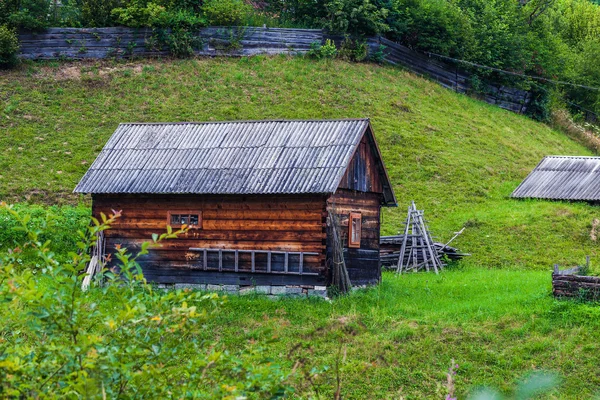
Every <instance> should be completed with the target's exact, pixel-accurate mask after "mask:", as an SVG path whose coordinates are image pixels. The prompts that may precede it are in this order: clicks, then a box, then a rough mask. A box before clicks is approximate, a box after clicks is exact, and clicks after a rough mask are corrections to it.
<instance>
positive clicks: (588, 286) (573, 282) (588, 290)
mask: <svg viewBox="0 0 600 400" xmlns="http://www.w3.org/2000/svg"><path fill="white" fill-rule="evenodd" d="M552 294H554V296H555V297H568V298H580V299H585V300H592V301H597V300H600V277H598V276H583V275H575V274H571V273H565V271H556V270H555V271H554V273H553V274H552Z"/></svg>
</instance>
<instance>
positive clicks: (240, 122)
mask: <svg viewBox="0 0 600 400" xmlns="http://www.w3.org/2000/svg"><path fill="white" fill-rule="evenodd" d="M341 121H347V122H351V121H370V118H333V119H249V120H229V121H178V122H120V123H119V125H185V124H189V125H204V124H207V125H208V124H247V123H265V122H341Z"/></svg>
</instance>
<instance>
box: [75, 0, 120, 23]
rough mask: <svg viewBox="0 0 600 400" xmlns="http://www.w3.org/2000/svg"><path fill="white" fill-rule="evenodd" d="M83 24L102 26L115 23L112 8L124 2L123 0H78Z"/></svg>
mask: <svg viewBox="0 0 600 400" xmlns="http://www.w3.org/2000/svg"><path fill="white" fill-rule="evenodd" d="M80 1H81V5H80V7H81V22H82V24H83V26H89V27H103V26H113V25H115V24H116V23H117V21H116V19H115V16H114V15H113V14H112V10H113V9H115V8H118V7H122V6H123V5H125V4H126V1H125V0H80Z"/></svg>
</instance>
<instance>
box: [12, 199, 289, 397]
mask: <svg viewBox="0 0 600 400" xmlns="http://www.w3.org/2000/svg"><path fill="white" fill-rule="evenodd" d="M1 209H2V210H4V212H7V213H8V214H10V216H11V218H12V219H13V220H14V222H15V223H16V225H18V226H19V227H20V228H21V230H22V232H23V234H24V240H23V241H22V242H21V243H19V248H18V249H23V248H29V249H31V250H32V252H34V253H35V255H36V257H37V259H36V265H29V266H27V267H26V268H23V267H22V266H19V265H17V263H16V261H15V260H16V258H17V257H19V253H20V250H18V249H15V250H13V251H11V252H4V253H2V254H0V320H1V321H2V324H1V326H0V338H1V339H2V340H0V396H1V397H2V398H86V399H103V398H188V397H189V398H198V399H212V398H232V399H233V398H278V397H283V396H285V394H286V393H287V392H288V385H289V384H288V383H287V376H288V374H287V373H285V372H284V371H283V370H282V369H281V368H280V367H279V365H278V364H277V363H276V362H275V361H274V360H272V359H269V358H266V357H264V356H262V352H261V351H260V350H261V349H260V348H258V347H257V346H254V345H250V344H247V345H245V346H244V345H242V346H241V350H236V351H235V352H233V351H232V352H228V351H227V350H226V349H224V348H223V347H222V345H220V344H218V343H217V342H216V340H215V339H214V337H212V336H211V335H206V330H205V324H206V323H207V322H208V321H209V320H210V319H212V318H214V316H215V315H216V313H218V312H219V309H220V305H221V304H222V303H223V302H224V301H225V299H223V298H220V297H218V296H217V295H216V294H204V293H200V292H193V291H181V290H177V291H175V290H173V291H170V292H168V293H164V292H162V291H158V290H154V288H153V287H152V286H150V285H148V284H147V283H146V281H145V280H144V277H143V275H142V273H141V270H140V267H139V264H138V262H137V260H138V258H139V257H140V256H142V255H144V254H147V252H148V249H149V248H151V247H153V246H159V245H160V243H161V242H163V241H165V240H169V239H172V238H175V237H176V236H177V235H178V234H181V233H183V232H185V230H181V231H177V232H172V231H170V230H168V231H167V232H166V233H164V234H162V235H160V236H159V235H156V236H155V237H154V238H153V239H152V241H151V242H147V243H144V244H142V246H141V251H140V253H138V254H137V255H133V254H131V253H129V252H128V251H127V249H125V248H119V249H118V250H117V252H116V260H114V261H115V265H116V267H117V268H118V270H119V274H116V273H114V272H112V271H111V270H108V269H104V270H102V271H101V272H100V273H99V274H98V276H97V278H96V279H94V280H93V281H92V283H91V286H89V287H88V288H87V290H85V291H84V290H83V289H82V281H83V279H84V277H85V276H86V273H85V271H86V267H87V264H88V263H89V261H90V256H89V254H88V251H89V250H90V249H91V247H92V246H93V244H94V242H95V240H94V235H95V234H97V233H98V232H101V231H104V230H106V229H108V228H109V227H110V225H111V224H112V223H114V222H115V221H116V219H117V218H118V214H117V215H111V216H109V217H108V218H106V217H105V218H103V219H102V221H96V220H93V223H92V224H91V225H90V227H89V228H88V229H87V230H86V231H84V232H81V233H80V237H81V238H82V240H81V241H80V242H79V243H78V245H77V246H76V247H73V249H72V250H71V253H70V257H69V259H68V260H65V261H64V262H59V261H58V260H56V258H55V256H54V253H53V248H52V243H51V241H46V240H44V239H43V238H42V237H41V235H42V234H45V233H47V232H44V231H43V230H42V231H36V230H32V229H30V227H29V221H30V218H29V217H27V216H26V215H25V216H22V215H20V214H19V213H17V212H15V211H14V210H13V209H11V208H10V207H8V206H6V205H2V207H1ZM150 382H151V383H152V384H149V383H150Z"/></svg>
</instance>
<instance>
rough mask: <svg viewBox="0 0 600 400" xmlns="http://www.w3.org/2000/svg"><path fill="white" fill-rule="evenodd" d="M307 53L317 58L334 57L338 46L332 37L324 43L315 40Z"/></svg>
mask: <svg viewBox="0 0 600 400" xmlns="http://www.w3.org/2000/svg"><path fill="white" fill-rule="evenodd" d="M306 55H307V56H308V57H311V58H315V59H317V60H322V59H332V58H335V56H336V55H337V48H336V47H335V43H333V41H332V40H331V39H327V40H326V41H325V44H323V45H322V44H321V43H320V42H313V43H311V44H310V50H309V51H308V52H307V53H306Z"/></svg>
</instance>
